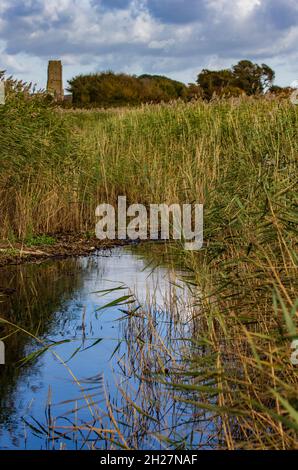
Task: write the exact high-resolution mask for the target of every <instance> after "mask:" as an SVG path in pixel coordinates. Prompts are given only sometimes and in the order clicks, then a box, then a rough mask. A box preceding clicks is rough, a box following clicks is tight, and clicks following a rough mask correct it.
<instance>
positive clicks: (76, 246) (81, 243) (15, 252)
mask: <svg viewBox="0 0 298 470" xmlns="http://www.w3.org/2000/svg"><path fill="white" fill-rule="evenodd" d="M50 240H51V243H50V244H49V243H45V244H43V243H42V242H41V243H40V242H39V243H37V244H34V242H33V243H30V244H26V242H13V243H12V242H10V241H7V240H1V241H0V267H3V266H7V265H13V264H22V263H26V262H39V261H42V260H45V259H48V258H67V257H70V256H86V255H91V254H94V253H95V252H96V251H97V250H99V249H108V248H112V247H114V246H122V245H125V244H127V243H128V242H127V241H125V240H124V241H120V240H104V241H102V240H98V239H97V238H96V237H90V236H87V235H86V234H73V233H67V234H52V235H51V237H50Z"/></svg>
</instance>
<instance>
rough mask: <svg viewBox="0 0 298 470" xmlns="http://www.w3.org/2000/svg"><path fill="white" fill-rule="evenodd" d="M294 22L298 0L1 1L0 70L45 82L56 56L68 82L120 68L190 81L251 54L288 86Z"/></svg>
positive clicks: (297, 31)
mask: <svg viewBox="0 0 298 470" xmlns="http://www.w3.org/2000/svg"><path fill="white" fill-rule="evenodd" d="M120 7H121V8H120ZM296 20H297V21H298V8H297V3H296V1H295V0H125V1H120V0H108V1H107V0H50V1H46V0H35V1H32V0H23V1H21V0H10V1H8V0H1V4H0V42H1V44H2V46H1V50H2V52H1V67H6V68H7V69H8V71H9V72H10V73H15V74H17V75H19V76H20V78H25V79H26V80H28V79H29V80H32V79H33V80H37V81H38V83H39V84H40V85H44V84H45V75H46V66H47V61H48V59H50V58H61V59H62V61H63V63H64V66H65V67H64V71H65V78H66V79H69V78H71V76H72V75H74V74H78V73H82V72H84V73H85V72H88V71H90V72H94V71H96V70H106V69H114V70H115V71H121V70H123V71H126V72H130V73H143V72H148V73H162V74H168V75H170V76H172V77H174V78H178V77H179V79H181V80H184V81H186V82H188V81H194V80H195V79H196V75H197V73H198V72H199V71H200V70H201V69H202V68H204V67H210V68H217V67H227V66H230V65H231V64H232V63H235V62H237V61H238V60H240V59H243V58H249V59H251V60H254V61H258V62H266V63H268V65H270V66H276V70H277V77H278V81H279V82H280V83H283V84H285V82H286V81H287V80H289V82H291V81H293V80H294V79H295V78H297V77H298V63H297V60H296V59H297V58H296V55H295V54H296V52H295V51H296V49H297V40H298V27H297V26H296V24H297V21H296ZM287 61H288V62H289V63H288V62H287ZM2 64H3V65H2ZM32 75H34V76H32Z"/></svg>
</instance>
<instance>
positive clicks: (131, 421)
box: [0, 248, 194, 449]
mask: <svg viewBox="0 0 298 470" xmlns="http://www.w3.org/2000/svg"><path fill="white" fill-rule="evenodd" d="M119 287H121V290H117V289H118V288H119ZM0 290H1V292H2V294H1V301H2V302H1V304H0V309H1V315H0V316H1V317H2V318H5V319H6V320H8V321H9V322H12V323H15V324H17V325H21V326H22V328H23V329H25V330H27V331H29V332H30V333H32V334H34V335H35V336H36V337H38V339H39V341H43V342H44V343H43V345H44V344H46V345H47V346H51V345H52V344H53V342H56V346H55V348H52V347H49V349H47V350H46V351H45V352H44V354H42V355H40V356H34V355H33V356H32V361H30V362H29V363H27V364H26V365H25V366H22V367H20V366H19V365H18V364H17V363H18V361H19V360H20V359H21V358H22V357H24V356H25V355H28V354H32V353H34V351H37V350H39V349H40V347H41V345H40V344H38V342H37V341H36V340H34V339H33V338H30V337H29V336H28V335H27V334H26V333H24V332H21V331H18V332H16V331H15V328H14V327H13V326H10V325H7V324H4V325H3V324H2V326H1V327H0V328H1V333H0V336H1V337H5V338H6V339H5V344H6V351H7V354H6V365H5V366H4V367H1V368H0V386H1V389H0V404H1V411H0V448H1V449H15V448H17V449H22V448H27V449H42V448H43V449H44V448H56V449H57V448H67V449H72V448H79V449H80V448H112V447H116V448H119V447H129V448H148V447H153V448H159V447H163V446H164V445H165V443H163V442H162V440H160V438H159V435H160V434H163V435H167V436H168V437H169V438H171V439H172V440H173V441H175V442H177V441H179V439H181V436H185V435H190V434H191V433H192V431H193V426H194V424H193V423H192V424H190V421H192V422H193V421H194V419H193V411H192V409H191V407H187V406H185V405H183V407H182V406H180V405H179V403H178V402H177V401H175V398H174V392H173V391H171V390H170V388H169V387H167V386H166V383H164V384H163V383H161V381H160V380H159V381H157V380H156V378H155V374H161V375H162V376H163V377H165V382H166V377H167V373H168V370H169V369H170V368H173V366H174V367H176V368H177V370H178V369H179V366H180V365H179V361H180V360H181V349H182V348H183V347H187V344H186V343H185V342H184V341H181V338H187V337H190V336H191V335H192V328H193V325H192V321H191V318H192V308H191V302H190V299H189V293H188V291H187V289H185V288H182V284H181V282H179V281H178V280H177V275H176V274H175V272H174V271H172V270H170V269H168V268H167V269H166V268H162V267H160V268H158V269H156V270H154V271H153V272H152V270H151V268H149V267H146V261H145V260H144V259H143V258H140V257H139V256H136V254H134V253H133V252H131V250H130V249H126V248H119V249H115V250H112V252H111V253H107V252H102V253H99V254H98V256H97V257H92V258H80V259H69V260H65V261H49V262H46V263H42V264H40V265H24V266H18V267H9V268H6V269H2V270H0ZM132 293H133V294H134V296H135V297H137V302H134V303H130V304H128V305H127V304H126V302H127V300H129V295H131V294H132ZM120 297H121V299H122V300H120V304H121V305H119V304H117V301H116V299H119V298H120ZM130 299H132V298H130ZM118 303H119V302H118ZM107 305H109V307H108V308H103V307H105V306H107ZM177 380H179V377H178V375H177ZM175 394H176V395H177V392H175ZM186 408H187V409H186ZM191 435H192V437H191V438H190V439H189V442H190V441H194V437H193V436H194V434H193V433H192V434H191ZM183 439H185V437H183ZM167 445H169V444H167Z"/></svg>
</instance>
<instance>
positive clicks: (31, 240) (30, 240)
mask: <svg viewBox="0 0 298 470" xmlns="http://www.w3.org/2000/svg"><path fill="white" fill-rule="evenodd" d="M25 243H26V245H27V246H45V245H47V246H51V245H54V244H55V243H56V240H55V238H54V237H51V236H49V235H37V236H35V237H34V236H30V237H27V238H26V240H25Z"/></svg>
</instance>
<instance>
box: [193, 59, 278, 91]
mask: <svg viewBox="0 0 298 470" xmlns="http://www.w3.org/2000/svg"><path fill="white" fill-rule="evenodd" d="M274 77H275V74H274V71H273V70H272V69H271V68H270V67H269V66H268V65H266V64H262V65H258V64H253V63H252V62H251V61H249V60H241V61H240V62H238V64H236V65H234V66H233V67H232V68H231V69H225V70H218V71H210V70H206V69H204V70H203V71H202V72H201V73H200V74H199V76H198V80H197V83H198V85H199V86H200V87H201V89H202V92H203V97H204V98H205V99H208V100H210V99H211V98H212V97H213V95H217V96H219V97H222V96H239V95H240V94H241V93H245V94H246V95H248V96H250V95H258V94H262V93H263V92H264V91H266V90H267V89H268V88H270V87H271V86H272V83H273V81H274Z"/></svg>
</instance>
